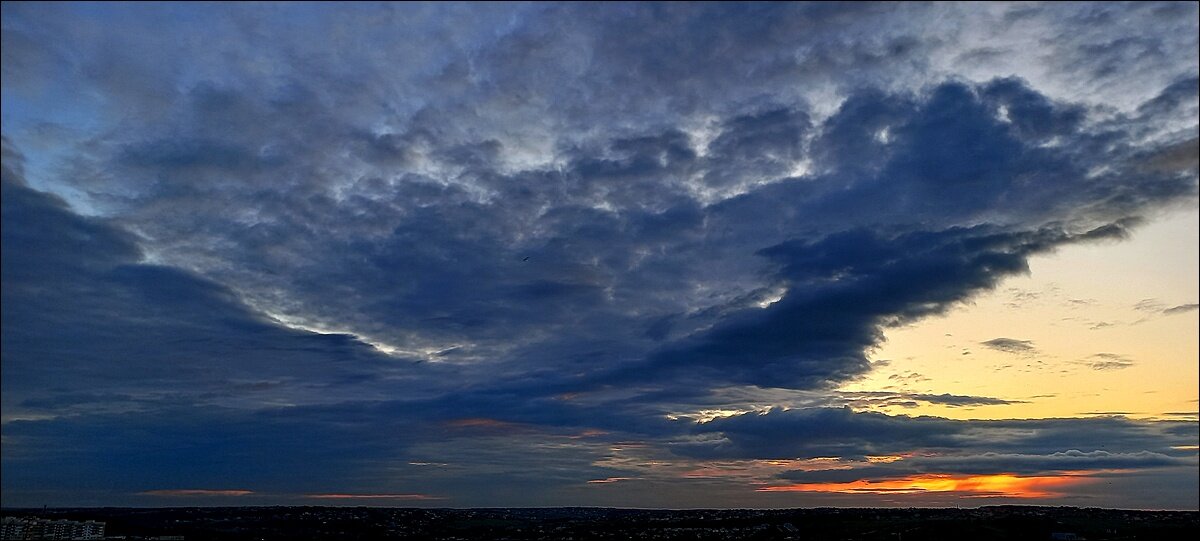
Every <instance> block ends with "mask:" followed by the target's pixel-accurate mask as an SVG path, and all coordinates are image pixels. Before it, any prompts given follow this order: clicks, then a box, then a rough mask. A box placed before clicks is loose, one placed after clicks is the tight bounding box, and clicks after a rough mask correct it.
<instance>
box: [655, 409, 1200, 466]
mask: <svg viewBox="0 0 1200 541" xmlns="http://www.w3.org/2000/svg"><path fill="white" fill-rule="evenodd" d="M693 432H694V433H695V434H696V435H697V436H700V437H696V438H693V439H681V440H679V441H677V442H676V443H675V444H673V445H672V447H671V449H672V450H673V451H675V452H677V453H681V454H684V455H686V456H696V457H706V458H761V459H791V458H815V457H848V458H856V457H863V456H866V455H898V454H903V453H907V452H913V451H921V452H931V451H936V452H941V453H952V454H957V455H963V454H972V453H975V454H978V453H985V452H1000V453H1016V454H1032V455H1039V454H1053V453H1060V452H1069V451H1076V452H1077V451H1082V452H1085V453H1090V452H1096V451H1103V452H1105V453H1138V452H1141V451H1150V452H1154V453H1159V454H1163V455H1168V456H1174V457H1181V456H1183V457H1186V456H1191V455H1193V454H1194V453H1192V452H1190V451H1179V450H1178V449H1176V448H1174V447H1173V446H1181V445H1194V441H1195V439H1196V437H1197V426H1196V423H1192V422H1178V421H1161V422H1141V421H1133V420H1129V419H1124V418H1120V417H1106V418H1090V419H1027V420H998V421H984V420H970V421H959V420H951V419H944V418H940V417H928V416H922V417H906V416H891V415H885V414H882V413H873V412H855V411H853V410H851V409H850V408H807V409H791V410H781V409H772V410H768V411H764V412H751V413H744V414H739V415H734V416H730V417H722V418H717V419H713V420H711V421H708V422H705V423H697V424H696V425H695V426H694V427H693Z"/></svg>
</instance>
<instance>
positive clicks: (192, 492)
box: [138, 488, 254, 498]
mask: <svg viewBox="0 0 1200 541" xmlns="http://www.w3.org/2000/svg"><path fill="white" fill-rule="evenodd" d="M138 494H140V495H143V496H164V497H170V498H175V497H189V496H249V495H251V494H254V491H253V490H244V489H207V488H173V489H161V490H147V491H145V492H138Z"/></svg>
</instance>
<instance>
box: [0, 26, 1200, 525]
mask: <svg viewBox="0 0 1200 541" xmlns="http://www.w3.org/2000/svg"><path fill="white" fill-rule="evenodd" d="M1195 20H1196V8H1195V5H1194V4H1144V5H1143V4H1136V5H1081V4H1071V5H1061V6H1060V5H1045V6H1031V7H1025V6H1010V5H991V6H974V7H971V6H948V5H884V4H869V5H865V6H857V5H853V6H852V5H831V4H807V5H790V4H766V5H760V4H753V5H731V4H728V5H727V4H712V5H709V4H705V5H673V4H648V5H627V6H615V7H609V8H604V9H593V8H591V7H585V6H581V5H571V4H565V5H539V4H533V5H503V6H496V7H492V6H470V7H468V6H464V5H437V4H434V5H423V6H400V5H396V6H367V5H360V6H351V7H346V8H334V7H332V6H330V5H311V6H310V5H305V6H299V5H297V6H272V5H254V6H222V7H221V8H220V9H197V8H191V7H186V6H183V5H172V6H167V5H163V6H131V5H105V6H91V7H88V6H79V5H65V6H41V5H13V6H6V8H5V12H4V31H3V36H4V64H3V68H4V95H5V98H4V102H3V103H4V131H5V141H4V173H3V175H4V176H3V190H4V192H3V235H4V236H3V256H4V257H3V300H4V302H3V320H4V326H3V383H2V385H3V398H2V401H3V409H4V425H3V430H4V441H5V445H4V451H3V453H4V461H3V469H4V471H3V473H4V475H3V477H4V481H3V482H4V489H5V495H6V503H8V502H7V500H8V499H9V497H10V495H11V497H12V499H13V504H14V505H15V504H19V503H37V502H42V501H46V500H49V501H57V502H62V503H113V502H115V503H120V502H137V503H145V502H153V501H157V500H154V499H153V498H154V497H156V496H157V497H161V496H165V495H172V494H175V495H179V494H189V495H192V496H195V497H198V498H209V497H211V498H215V499H217V500H219V498H220V497H221V496H222V495H223V494H225V493H230V494H232V492H231V491H233V492H239V493H240V494H239V500H238V501H242V500H244V499H248V498H249V499H253V498H261V499H260V500H259V501H264V502H265V501H291V500H289V498H305V497H308V498H312V497H321V498H327V499H338V498H340V499H344V500H352V499H360V500H361V499H364V498H373V499H381V500H382V499H392V500H402V501H405V502H420V501H424V500H431V501H437V502H441V501H442V500H441V499H442V498H444V499H446V501H449V502H452V503H453V504H454V505H547V504H554V503H559V504H574V503H580V504H583V503H603V502H605V501H608V500H605V499H604V498H606V497H608V496H605V495H604V494H603V493H589V492H587V490H586V489H588V488H589V487H588V486H587V485H588V481H591V480H595V479H620V480H621V481H620V482H612V483H593V484H592V485H605V486H612V487H619V486H620V485H623V484H626V483H628V482H631V481H630V480H639V481H637V482H652V483H657V484H658V485H656V486H657V487H658V490H660V492H658V493H659V494H661V495H662V496H661V497H662V500H661V501H659V500H654V501H648V503H647V505H671V503H670V502H671V501H678V502H684V503H681V504H680V505H692V504H693V503H687V502H688V500H687V498H688V497H690V496H688V495H687V494H688V492H689V488H688V487H689V486H690V485H689V484H688V483H689V482H690V481H687V479H694V478H695V476H692V477H689V476H688V474H687V472H688V471H692V469H694V468H700V469H703V468H709V467H715V466H712V464H711V463H712V462H713V461H722V460H732V461H742V462H740V464H742V465H741V466H739V468H741V469H739V470H738V471H739V472H741V473H738V474H737V475H734V476H732V477H731V479H724V480H722V481H720V482H719V483H718V482H717V481H705V482H711V483H714V485H713V487H712V488H713V492H711V494H712V500H711V501H709V502H707V503H705V502H695V503H694V504H695V505H735V504H738V502H743V501H747V500H744V499H743V498H748V497H759V496H761V497H764V498H765V497H770V496H769V495H755V494H754V491H753V486H754V485H753V483H752V482H751V481H753V482H764V481H765V482H781V480H791V481H798V480H803V479H809V480H814V479H817V478H820V482H831V480H832V479H834V478H835V477H836V478H838V479H848V480H851V481H855V480H860V479H866V478H867V477H866V476H876V477H878V478H884V477H889V476H891V477H896V476H898V475H901V474H903V475H917V474H927V473H930V472H945V473H961V474H999V473H1009V474H1030V475H1033V474H1046V473H1053V472H1062V471H1068V470H1070V471H1091V472H1100V471H1104V472H1108V473H1106V474H1109V475H1117V474H1114V473H1112V472H1115V471H1121V472H1127V473H1128V472H1142V471H1144V472H1150V473H1149V474H1147V475H1150V474H1153V473H1154V472H1160V471H1164V470H1169V469H1171V468H1175V469H1179V470H1181V471H1190V474H1188V475H1189V476H1188V477H1186V479H1189V480H1190V481H1189V482H1190V483H1192V484H1191V487H1192V488H1193V489H1194V486H1195V479H1196V477H1195V460H1194V457H1195V450H1194V447H1193V448H1192V449H1191V450H1190V451H1186V450H1185V451H1180V448H1184V447H1187V446H1189V445H1192V446H1194V445H1195V441H1196V433H1195V427H1196V424H1195V423H1194V422H1190V423H1189V422H1167V421H1161V422H1149V421H1131V420H1126V419H1116V418H1105V419H1094V418H1093V419H1040V420H1036V419H1035V420H1019V421H1018V420H1014V421H987V422H983V421H952V420H949V419H942V418H931V417H912V418H910V417H899V416H885V415H882V414H877V413H866V412H861V411H859V412H856V411H854V410H851V409H845V408H841V407H838V406H842V405H847V404H849V405H853V406H863V405H866V404H868V403H869V402H870V401H888V402H889V403H893V404H899V403H902V402H910V403H912V404H917V403H926V404H943V405H949V406H960V407H962V406H966V407H974V406H985V405H987V406H998V407H1002V406H1004V405H1006V404H1012V403H1015V402H1017V400H1014V399H1011V398H1005V397H999V398H997V397H985V396H980V397H976V396H960V395H951V394H936V393H884V394H870V393H863V394H858V395H852V394H845V393H837V392H835V391H834V389H836V388H837V387H838V386H840V385H843V384H845V383H847V382H850V381H854V380H855V379H856V378H859V377H861V376H862V375H864V374H866V373H867V372H869V371H870V370H871V368H872V365H871V363H870V361H869V356H870V353H871V352H872V350H873V348H875V347H877V346H878V345H879V344H880V343H881V341H882V340H883V337H884V333H885V332H886V331H887V329H889V328H893V327H896V326H899V325H903V324H906V323H910V322H914V321H917V320H920V319H921V318H925V317H928V316H931V315H936V314H942V313H945V312H946V311H947V310H948V309H950V308H952V307H954V306H956V305H957V304H959V303H962V302H964V301H968V300H970V299H971V298H972V297H973V296H974V295H976V294H979V293H980V292H983V291H987V290H990V289H992V288H994V287H995V286H996V285H997V284H999V283H1000V282H1001V281H1002V280H1003V279H1004V278H1006V277H1009V276H1013V275H1017V274H1021V273H1025V272H1027V271H1028V267H1027V261H1028V258H1029V257H1031V256H1034V255H1037V254H1044V253H1049V252H1053V251H1054V250H1056V249H1057V248H1060V247H1063V246H1067V245H1071V244H1077V243H1097V242H1112V241H1116V240H1120V239H1122V238H1124V237H1125V236H1126V235H1127V234H1128V231H1129V230H1130V229H1131V228H1135V227H1136V226H1137V225H1138V224H1140V223H1142V221H1143V220H1144V217H1145V216H1152V215H1154V214H1155V213H1157V212H1160V211H1161V210H1163V209H1167V208H1173V207H1179V206H1187V205H1191V206H1194V205H1195V204H1196V194H1197V179H1196V174H1197V162H1196V152H1195V149H1196V147H1197V140H1198V139H1197V100H1196V94H1197V84H1198V83H1197V75H1196V73H1197V64H1198V61H1197V58H1196V55H1195V50H1196V37H1195V36H1196V31H1195V30H1196V27H1195ZM144 28H154V29H156V30H155V31H151V32H144V31H140V30H135V29H144ZM1149 28H1154V29H1155V31H1152V32H1151V31H1147V29H1149ZM880 29H885V30H880ZM308 35H321V36H327V37H328V39H327V40H317V41H314V40H311V39H304V38H303V36H308ZM1048 36H1055V39H1050V38H1049V37H1048ZM318 41H319V42H320V43H318ZM1030 44H1037V45H1038V46H1037V47H1029V45H1030ZM1035 50H1041V51H1045V52H1044V53H1037V54H1035V53H1032V52H1029V51H1035ZM1194 308H1195V305H1194V304H1192V305H1181V306H1177V307H1175V308H1165V307H1164V308H1162V309H1160V311H1162V312H1163V313H1168V314H1176V313H1182V312H1188V311H1191V310H1194ZM1164 310H1165V311H1164ZM982 345H984V346H986V347H989V348H992V349H997V350H1001V351H1004V352H1008V353H1013V354H1018V355H1035V354H1037V349H1036V347H1035V346H1034V344H1032V343H1031V342H1029V341H1024V340H1018V339H1012V338H996V339H994V340H989V341H987V342H983V343H982ZM1089 362H1091V363H1092V367H1093V368H1096V369H1098V370H1103V369H1110V368H1121V367H1122V366H1123V365H1122V366H1118V364H1120V363H1123V362H1124V363H1127V360H1126V359H1124V358H1116V357H1114V358H1099V357H1097V358H1095V359H1091V360H1090V361H1089ZM1114 363H1117V364H1114ZM881 393H882V391H881ZM885 395H886V396H885ZM714 412H716V413H714ZM618 448H619V449H622V450H621V451H620V452H618V451H614V450H613V449H618ZM918 452H920V453H925V454H924V455H921V457H917V455H915V454H914V453H918ZM623 453H624V454H623ZM630 453H632V455H631V456H628V457H627V456H626V454H630ZM868 455H870V456H874V455H897V456H900V455H905V456H911V457H912V458H906V459H905V460H903V461H900V462H897V463H894V464H883V465H871V464H869V463H868V466H867V467H863V468H858V467H855V468H852V469H850V470H845V469H839V470H836V471H837V472H843V471H854V472H858V473H853V474H850V473H845V474H843V473H836V474H835V473H825V474H819V473H816V471H807V470H806V471H804V472H800V473H797V472H791V473H788V472H780V471H767V470H761V468H763V467H765V466H762V464H760V463H759V462H756V461H769V460H801V459H803V460H808V459H815V458H821V457H829V456H836V457H840V458H841V459H843V460H846V461H850V462H854V461H860V462H861V461H865V460H867V459H866V457H867V456H868ZM651 463H658V464H664V466H663V467H661V468H657V469H655V468H649V469H647V468H645V467H644V465H645V464H651ZM180 464H187V465H188V466H187V467H180ZM421 464H436V466H422V465H421ZM855 464H857V463H855ZM134 465H136V467H135V466H134ZM853 465H854V464H852V466H853ZM1188 468H1190V470H1188ZM301 471H303V472H306V475H305V476H304V478H303V479H301V478H298V477H297V472H301ZM856 475H857V476H860V477H857V478H854V477H855V476H856ZM1096 475H1098V473H1096ZM1128 475H1129V476H1130V479H1134V480H1133V481H1130V482H1131V483H1135V482H1138V481H1137V480H1136V479H1135V478H1136V475H1134V474H1133V473H1128ZM739 476H740V477H739ZM806 476H810V477H806ZM852 478H853V479H852ZM80 479H89V481H87V482H86V483H84V482H82V481H80ZM814 482H816V481H814ZM197 487H217V488H197ZM220 487H236V490H234V489H225V488H220ZM593 488H594V487H593ZM1183 488H1184V489H1186V488H1187V487H1186V486H1185V487H1183ZM606 490H607V489H606ZM243 492H244V493H243ZM305 495H309V496H305ZM312 495H317V496H312ZM1074 496H1078V497H1079V498H1085V499H1086V498H1096V497H1099V496H1097V495H1094V494H1084V493H1082V492H1081V493H1078V494H1075V495H1074ZM1063 497H1067V496H1063ZM672 498H680V499H679V500H672ZM1079 501H1085V500H1079ZM1103 501H1105V502H1110V503H1108V504H1111V505H1123V506H1130V505H1133V506H1139V505H1143V502H1140V501H1130V502H1124V503H1122V502H1120V501H1117V500H1103ZM1164 501H1165V502H1166V503H1164V502H1163V501H1157V500H1155V501H1154V502H1152V503H1145V505H1160V506H1171V507H1193V508H1194V507H1195V505H1196V503H1195V491H1194V490H1191V492H1190V493H1189V492H1188V491H1187V490H1179V491H1176V492H1174V493H1171V494H1169V495H1168V497H1167V499H1166V500H1164ZM760 503H761V504H762V505H779V504H781V501H780V500H762V501H761V502H760ZM792 503H793V504H795V503H796V502H795V501H793V502H792Z"/></svg>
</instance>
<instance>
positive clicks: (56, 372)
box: [3, 145, 411, 415]
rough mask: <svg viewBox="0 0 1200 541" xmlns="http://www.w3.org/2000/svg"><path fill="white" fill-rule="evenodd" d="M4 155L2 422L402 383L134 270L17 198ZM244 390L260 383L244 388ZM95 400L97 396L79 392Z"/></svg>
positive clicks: (372, 355) (104, 231) (50, 213)
mask: <svg viewBox="0 0 1200 541" xmlns="http://www.w3.org/2000/svg"><path fill="white" fill-rule="evenodd" d="M5 158H6V159H5V165H4V170H3V175H4V176H3V223H4V227H3V232H4V233H3V235H4V238H3V245H4V250H5V256H4V258H3V276H4V285H3V293H4V299H5V301H6V302H5V303H4V306H3V317H4V320H5V325H4V329H3V340H4V342H3V343H4V366H3V368H4V375H5V379H4V407H5V413H6V415H16V414H17V412H18V411H20V410H24V409H28V408H30V407H32V408H33V411H39V410H42V411H51V412H53V411H59V410H61V409H63V408H71V407H74V406H82V405H85V404H86V405H87V406H88V407H90V408H98V407H103V406H104V405H106V404H107V405H108V406H112V407H116V406H118V405H120V406H122V407H131V408H134V409H138V410H141V409H144V408H148V407H153V402H155V401H156V400H164V399H165V400H169V401H170V402H174V403H179V402H208V403H227V402H230V403H237V402H239V401H243V400H244V401H247V402H248V404H258V405H261V404H263V403H265V402H270V401H272V400H277V401H285V402H290V401H295V400H299V401H313V400H315V401H318V402H323V401H328V400H338V399H340V397H339V396H338V392H339V391H338V390H339V389H346V388H349V387H351V386H353V387H354V388H355V389H356V391H355V392H356V393H358V392H362V391H363V390H365V389H366V388H370V387H371V386H372V385H373V384H372V382H373V381H375V380H377V379H378V378H382V377H395V378H398V380H397V381H400V380H403V379H404V378H405V374H406V373H407V370H408V368H407V367H408V366H411V361H405V360H403V359H392V358H387V357H385V356H383V355H380V354H379V353H378V352H376V351H374V350H373V349H372V348H371V347H370V346H367V345H366V344H363V343H361V342H359V341H358V340H356V339H354V338H353V337H351V336H347V335H339V334H324V335H321V334H314V333H309V332H299V331H295V330H292V329H288V328H285V327H281V326H279V325H278V324H277V323H275V322H273V321H270V320H269V319H267V318H265V317H263V316H262V315H261V314H258V313H256V312H255V311H253V310H251V309H249V308H248V307H246V306H245V305H244V304H243V303H242V302H241V300H240V299H239V298H238V296H237V294H236V293H234V292H233V291H231V290H229V289H228V288H225V287H223V286H221V285H219V284H217V283H214V282H212V281H209V280H206V279H204V278H201V277H198V276H196V275H194V274H191V273H189V272H186V271H182V270H180V269H178V268H174V267H166V266H161V265H153V264H147V263H144V262H142V261H144V257H143V253H142V252H141V250H140V249H139V248H138V242H137V238H136V237H135V236H133V235H130V234H129V233H126V232H124V231H122V230H121V229H119V228H117V227H114V226H113V225H111V224H109V223H106V222H105V221H103V220H99V219H95V218H85V217H81V216H79V215H77V214H74V213H73V212H71V211H70V209H69V208H68V207H67V206H66V204H64V202H63V201H62V200H60V199H58V198H57V197H54V196H50V195H47V194H44V193H40V192H36V191H34V190H32V189H30V188H29V187H27V186H26V185H25V183H24V180H23V179H22V178H21V163H20V161H19V156H16V155H15V154H12V152H11V149H10V148H8V146H7V145H6V157H5ZM255 381H258V382H261V381H270V382H271V385H268V386H254V385H250V386H247V385H246V383H247V382H255ZM18 382H19V385H18ZM364 386H365V387H364ZM95 389H103V390H104V392H100V393H95V392H92V393H88V392H85V391H92V390H95ZM114 401H115V402H116V404H114V403H113V402H114Z"/></svg>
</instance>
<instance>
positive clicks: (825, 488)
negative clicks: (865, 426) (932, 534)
mask: <svg viewBox="0 0 1200 541" xmlns="http://www.w3.org/2000/svg"><path fill="white" fill-rule="evenodd" d="M1090 481H1091V479H1090V478H1088V476H1087V472H1078V473H1072V474H1063V475H1054V476H1033V477H1025V476H1018V475H1011V474H1006V473H1005V474H995V475H950V474H926V475H917V476H912V477H904V478H900V479H882V480H878V481H872V480H868V479H862V480H858V481H852V482H848V483H801V484H792V485H780V486H766V487H761V488H758V489H757V490H758V491H760V492H833V493H841V494H893V495H896V494H922V493H928V492H961V493H963V495H964V496H967V497H1005V498H1046V497H1050V496H1054V495H1056V494H1058V493H1059V492H1057V491H1055V490H1053V489H1058V488H1066V487H1070V486H1074V485H1080V484H1084V483H1088V482H1090Z"/></svg>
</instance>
